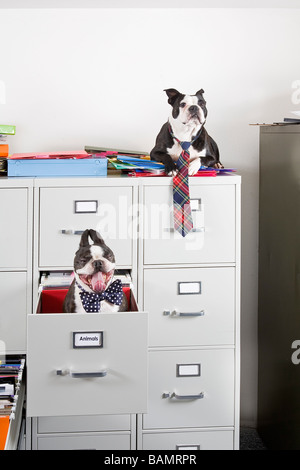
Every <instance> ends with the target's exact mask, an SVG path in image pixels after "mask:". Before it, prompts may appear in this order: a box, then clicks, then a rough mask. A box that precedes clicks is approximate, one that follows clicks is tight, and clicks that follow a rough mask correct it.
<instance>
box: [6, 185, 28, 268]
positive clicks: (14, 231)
mask: <svg viewBox="0 0 300 470" xmlns="http://www.w3.org/2000/svg"><path fill="white" fill-rule="evenodd" d="M27 197H28V192H27V189H26V188H10V189H4V188H0V220H1V230H0V246H1V254H0V269H1V268H10V269H11V268H18V269H20V268H26V266H27V218H28V208H27V204H28V201H27Z"/></svg>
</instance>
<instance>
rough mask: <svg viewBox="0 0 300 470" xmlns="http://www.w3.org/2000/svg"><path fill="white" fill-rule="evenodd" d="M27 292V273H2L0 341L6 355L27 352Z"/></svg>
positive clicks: (0, 287) (0, 286)
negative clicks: (2, 343)
mask: <svg viewBox="0 0 300 470" xmlns="http://www.w3.org/2000/svg"><path fill="white" fill-rule="evenodd" d="M26 290H27V273H26V272H0V295H1V313H2V315H0V340H1V341H3V342H4V346H5V350H6V353H9V352H14V351H19V352H22V351H23V352H25V351H26V319H27V316H26V305H27V294H26Z"/></svg>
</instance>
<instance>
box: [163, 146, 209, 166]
mask: <svg viewBox="0 0 300 470" xmlns="http://www.w3.org/2000/svg"><path fill="white" fill-rule="evenodd" d="M167 151H168V154H169V155H170V156H171V157H172V159H173V160H174V161H175V162H176V161H177V160H178V158H179V157H180V154H181V152H182V148H181V145H180V144H179V142H176V141H175V142H174V145H173V147H171V148H169V149H167ZM189 152H190V161H193V160H195V158H199V157H205V156H206V149H205V148H204V149H203V150H201V151H200V152H198V151H197V150H196V149H194V147H193V146H192V145H191V146H190V148H189Z"/></svg>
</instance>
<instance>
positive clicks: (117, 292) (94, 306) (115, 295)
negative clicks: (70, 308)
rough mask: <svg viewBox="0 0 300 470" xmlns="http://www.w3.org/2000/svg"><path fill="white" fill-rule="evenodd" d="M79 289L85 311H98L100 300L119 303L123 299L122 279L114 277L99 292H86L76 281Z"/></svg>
mask: <svg viewBox="0 0 300 470" xmlns="http://www.w3.org/2000/svg"><path fill="white" fill-rule="evenodd" d="M76 284H77V285H78V287H79V289H80V292H79V295H80V298H81V302H82V305H83V308H84V310H85V311H86V312H91V313H92V312H94V313H95V312H100V308H101V304H100V302H101V300H107V301H108V302H110V303H111V304H115V305H121V303H122V300H123V289H122V281H121V280H120V279H116V280H115V281H114V282H113V283H112V284H111V285H110V286H109V287H108V288H107V289H106V290H105V291H103V292H101V293H100V294H95V293H94V292H87V291H86V290H84V289H83V287H81V286H80V285H79V284H78V283H76Z"/></svg>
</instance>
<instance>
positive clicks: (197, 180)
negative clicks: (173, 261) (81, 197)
mask: <svg viewBox="0 0 300 470" xmlns="http://www.w3.org/2000/svg"><path fill="white" fill-rule="evenodd" d="M240 182H241V176H240V175H237V174H233V175H221V176H215V177H211V176H207V177H191V178H190V179H189V183H190V185H191V186H197V185H199V186H200V185H211V184H212V185H219V184H221V185H223V184H240ZM171 184H172V178H171V177H168V176H159V177H147V178H143V177H139V178H133V177H132V178H131V177H127V176H126V175H125V176H120V175H109V176H102V177H101V176H100V177H87V176H84V177H51V178H47V177H44V178H28V177H27V178H22V177H11V178H9V177H1V178H0V187H72V186H98V187H101V186H139V185H143V186H153V185H155V186H161V185H162V186H164V185H171Z"/></svg>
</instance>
